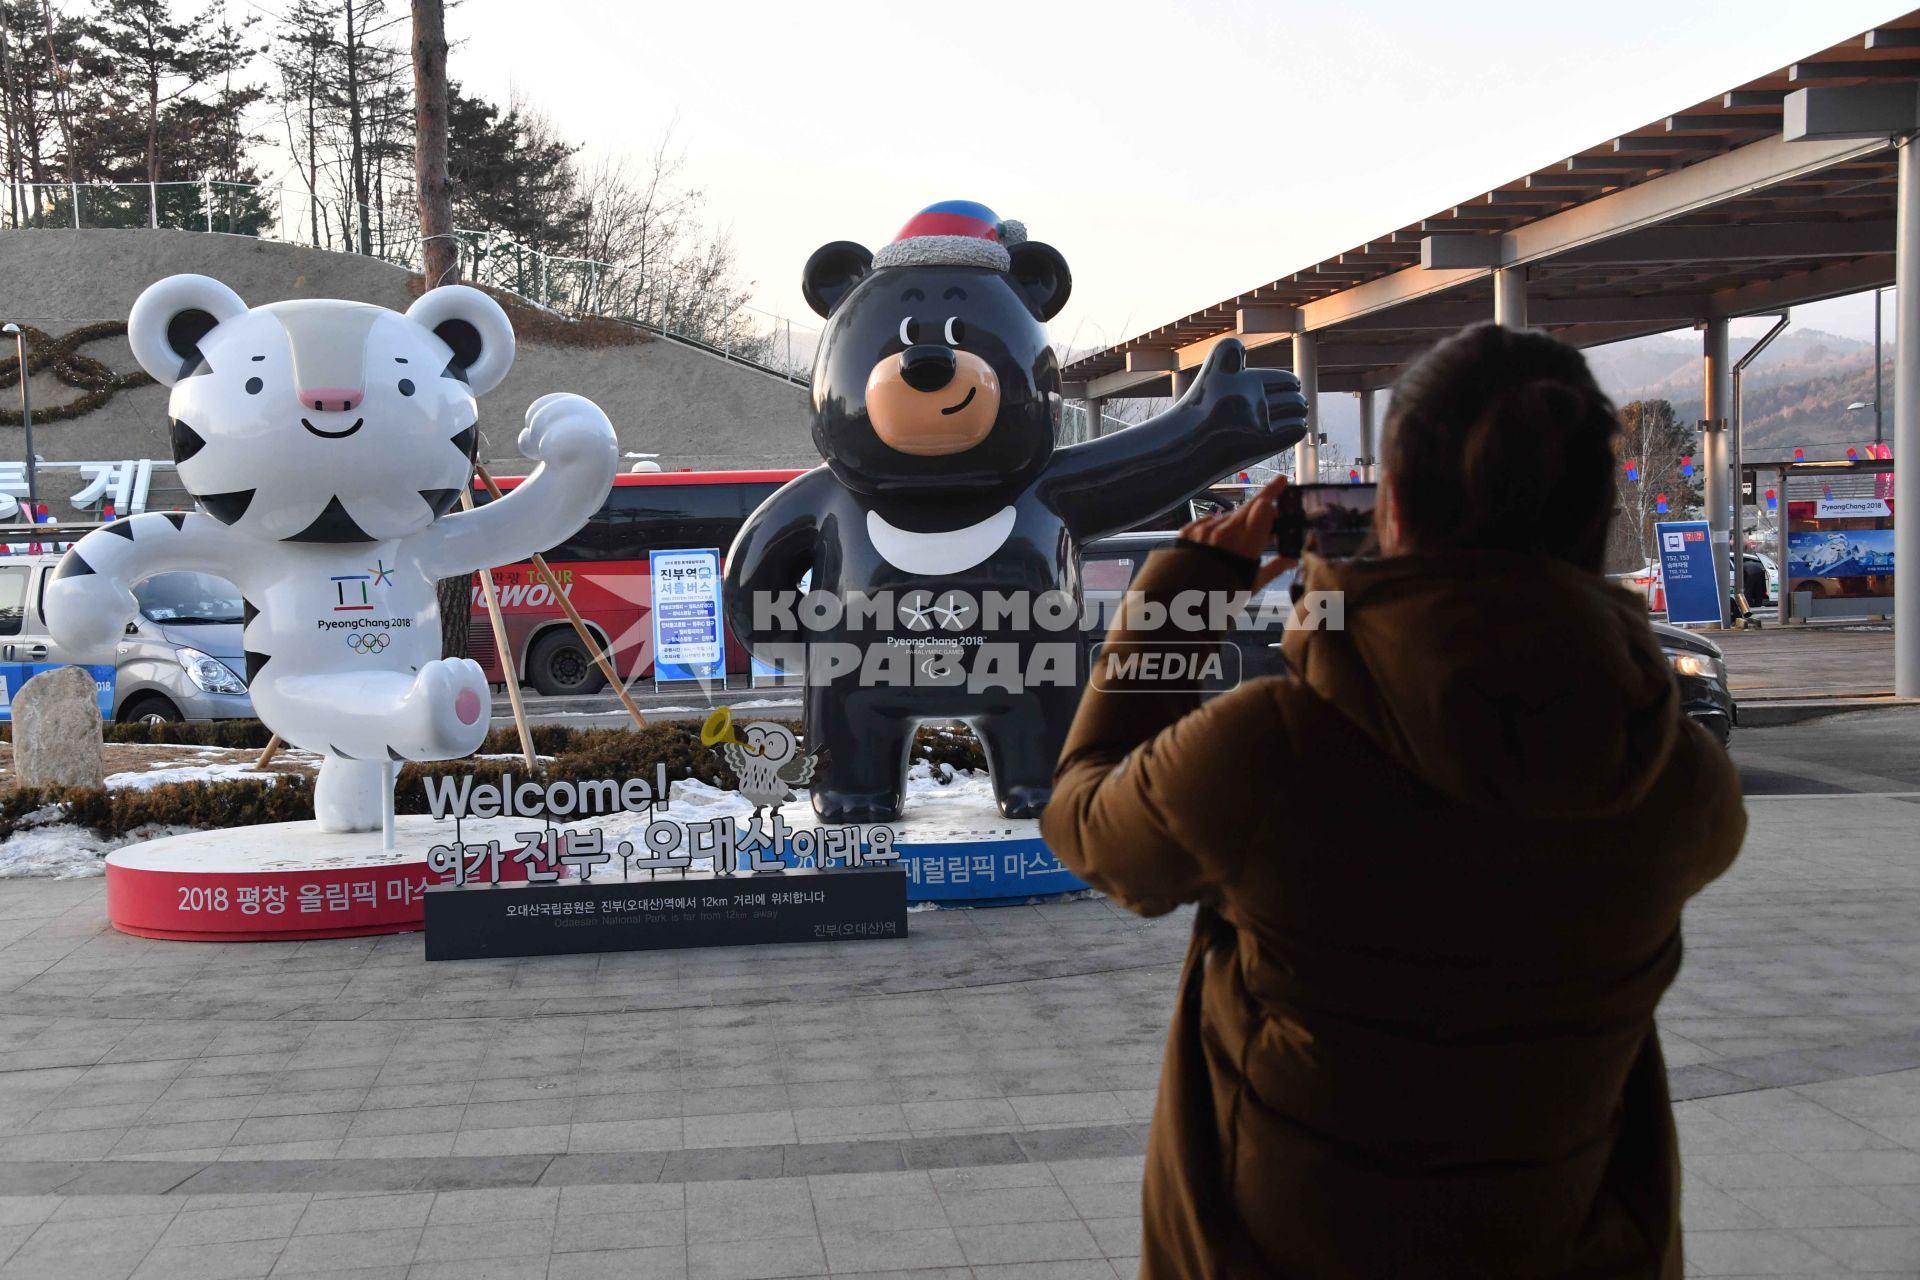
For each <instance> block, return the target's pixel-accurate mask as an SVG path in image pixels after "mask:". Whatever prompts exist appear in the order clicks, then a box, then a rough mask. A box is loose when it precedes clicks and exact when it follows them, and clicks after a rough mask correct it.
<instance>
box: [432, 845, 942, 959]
mask: <svg viewBox="0 0 1920 1280" xmlns="http://www.w3.org/2000/svg"><path fill="white" fill-rule="evenodd" d="M425 905H426V928H427V959H429V960H482V959H494V958H499V957H506V956H568V955H585V954H590V953H592V952H596V951H654V950H659V949H662V948H669V947H737V946H746V945H749V944H753V943H762V942H845V941H849V940H861V939H867V938H904V937H906V936H907V873H906V872H905V871H904V870H902V869H901V868H899V867H863V868H860V869H858V870H844V871H837V870H829V871H811V870H798V871H787V872H784V873H777V874H771V875H732V876H713V875H695V876H688V877H687V878H686V879H684V880H682V879H678V878H675V879H672V880H668V879H664V878H663V879H660V880H656V881H651V882H634V883H627V882H619V881H608V882H603V883H598V884H595V883H589V884H580V883H578V882H574V881H567V882H565V883H561V884H536V885H531V886H530V885H527V884H524V883H507V884H489V885H468V886H466V887H464V888H456V887H454V886H453V885H435V886H433V887H432V888H430V889H428V890H427V894H426V904H425Z"/></svg>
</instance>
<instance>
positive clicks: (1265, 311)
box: [1233, 307, 1300, 334]
mask: <svg viewBox="0 0 1920 1280" xmlns="http://www.w3.org/2000/svg"><path fill="white" fill-rule="evenodd" d="M1233 327H1234V329H1235V330H1236V331H1238V332H1240V333H1243V334H1244V333H1298V332H1300V313H1299V312H1298V311H1297V310H1295V309H1294V308H1292V307H1241V308H1240V309H1239V310H1238V311H1236V312H1235V313H1234V317H1233Z"/></svg>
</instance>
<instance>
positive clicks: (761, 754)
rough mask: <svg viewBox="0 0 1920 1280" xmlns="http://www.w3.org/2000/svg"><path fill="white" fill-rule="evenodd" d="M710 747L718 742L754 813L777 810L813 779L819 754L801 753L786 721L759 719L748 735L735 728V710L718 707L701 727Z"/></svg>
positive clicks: (749, 728) (701, 732) (741, 792)
mask: <svg viewBox="0 0 1920 1280" xmlns="http://www.w3.org/2000/svg"><path fill="white" fill-rule="evenodd" d="M700 740H701V741H702V742H704V743H706V744H707V745H708V746H714V745H716V744H719V745H720V746H721V750H722V752H723V754H724V755H725V756H726V759H727V767H728V768H730V769H732V770H733V772H734V776H735V777H737V778H739V779H740V787H739V790H740V794H741V795H743V796H745V797H746V798H747V799H749V800H751V801H753V816H754V817H756V818H757V817H759V816H760V813H761V811H762V810H764V809H777V808H779V807H780V806H781V805H783V804H786V803H787V802H788V801H790V800H792V799H794V798H795V797H794V793H793V788H795V787H804V786H806V785H807V784H808V783H809V782H811V781H813V770H814V767H815V765H817V764H818V763H819V757H818V756H817V755H814V754H812V753H806V754H802V752H801V751H800V742H799V740H798V739H797V738H795V737H794V734H793V730H792V729H790V728H788V727H787V726H786V725H783V724H773V723H768V722H766V721H760V722H757V723H754V724H750V725H748V726H747V732H746V736H745V737H741V736H740V735H739V733H738V732H737V731H736V730H735V729H734V727H733V713H732V712H731V711H729V710H728V709H727V708H726V707H719V708H716V709H715V710H714V712H713V714H712V715H710V716H708V717H707V722H706V724H705V725H704V726H702V728H701V730H700Z"/></svg>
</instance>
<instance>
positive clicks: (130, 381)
mask: <svg viewBox="0 0 1920 1280" xmlns="http://www.w3.org/2000/svg"><path fill="white" fill-rule="evenodd" d="M21 329H22V330H23V331H24V332H25V333H26V335H27V368H28V370H29V371H30V372H32V373H51V374H52V375H53V376H54V377H56V378H58V379H59V380H60V381H61V382H64V383H66V384H67V385H68V386H70V387H74V388H77V389H78V390H79V391H81V392H82V394H81V395H79V396H77V397H76V398H74V399H72V400H68V401H66V402H64V403H61V404H50V405H45V406H41V405H35V406H34V409H33V420H34V421H35V422H66V421H69V420H71V419H74V418H79V417H83V416H85V415H86V414H89V413H92V412H93V411H94V410H95V409H98V408H99V407H100V406H101V405H103V404H105V403H106V402H107V401H109V400H111V399H113V394H114V392H116V391H124V390H126V389H128V388H130V387H148V386H152V385H153V379H152V378H151V377H150V376H148V375H147V374H145V373H142V372H140V371H138V370H135V371H134V372H132V373H115V372H114V371H113V370H111V369H109V368H107V366H106V364H105V363H104V362H102V361H100V360H98V359H95V358H94V357H93V356H90V355H85V354H83V353H82V352H81V351H80V348H81V347H83V346H85V345H86V344H87V343H89V342H100V341H102V340H104V339H107V338H120V337H125V336H126V332H127V322H126V321H124V320H101V321H98V322H96V323H94V324H85V325H81V326H80V327H79V328H78V329H75V330H73V331H72V332H70V333H66V334H63V335H61V336H60V337H58V338H56V337H53V336H52V335H51V334H49V333H47V332H45V331H44V330H41V329H36V328H34V327H33V326H32V325H22V326H21ZM0 350H4V348H0ZM19 381H20V360H19V357H18V355H17V354H15V353H13V352H8V353H7V355H6V358H5V359H4V360H0V391H4V390H6V389H7V388H9V387H13V386H16V385H18V383H19ZM19 425H20V409H19V407H18V406H17V405H16V406H14V407H13V408H0V426H7V427H17V426H19Z"/></svg>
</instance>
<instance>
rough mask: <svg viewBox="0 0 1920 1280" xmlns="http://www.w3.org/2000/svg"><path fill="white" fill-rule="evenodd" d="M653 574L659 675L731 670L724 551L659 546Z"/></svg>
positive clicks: (708, 675)
mask: <svg viewBox="0 0 1920 1280" xmlns="http://www.w3.org/2000/svg"><path fill="white" fill-rule="evenodd" d="M649 572H650V573H651V575H652V578H653V615H652V616H653V678H654V682H655V683H659V682H661V681H666V680H717V679H720V678H721V677H722V675H723V674H724V672H725V670H726V665H727V654H726V639H725V632H724V631H723V630H722V624H721V621H720V553H719V551H717V550H715V549H713V548H707V549H705V550H699V551H655V552H654V553H653V554H652V555H651V556H650V557H649Z"/></svg>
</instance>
